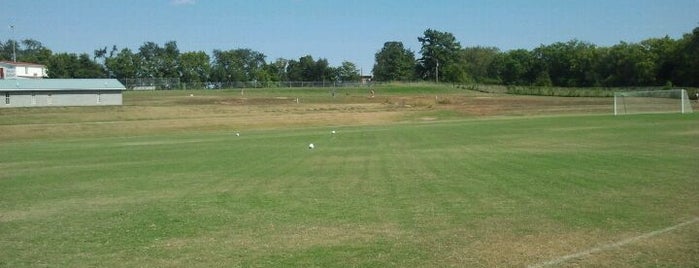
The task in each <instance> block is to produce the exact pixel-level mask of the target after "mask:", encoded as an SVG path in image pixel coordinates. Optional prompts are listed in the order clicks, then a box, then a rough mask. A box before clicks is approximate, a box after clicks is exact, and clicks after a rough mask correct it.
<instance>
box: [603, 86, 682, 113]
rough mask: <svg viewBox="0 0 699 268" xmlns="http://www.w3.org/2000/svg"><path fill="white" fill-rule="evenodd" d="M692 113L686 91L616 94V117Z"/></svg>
mask: <svg viewBox="0 0 699 268" xmlns="http://www.w3.org/2000/svg"><path fill="white" fill-rule="evenodd" d="M691 112H692V105H691V104H690V103H689V96H687V91H686V90H684V89H668V90H651V91H628V92H615V93H614V115H623V114H642V113H683V114H684V113H691Z"/></svg>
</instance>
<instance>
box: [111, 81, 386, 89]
mask: <svg viewBox="0 0 699 268" xmlns="http://www.w3.org/2000/svg"><path fill="white" fill-rule="evenodd" d="M118 80H119V82H121V83H122V84H124V86H125V87H126V89H127V90H174V89H235V88H303V87H316V88H317V87H326V88H331V87H369V86H372V85H374V84H375V82H373V81H352V82H336V81H230V82H187V83H185V82H180V79H179V78H123V79H118Z"/></svg>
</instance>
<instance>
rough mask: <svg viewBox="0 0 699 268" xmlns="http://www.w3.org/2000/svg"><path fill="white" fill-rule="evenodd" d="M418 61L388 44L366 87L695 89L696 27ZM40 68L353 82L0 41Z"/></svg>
mask: <svg viewBox="0 0 699 268" xmlns="http://www.w3.org/2000/svg"><path fill="white" fill-rule="evenodd" d="M417 41H418V42H419V43H420V44H421V48H420V51H419V55H420V57H419V58H417V56H416V53H415V52H413V51H411V50H410V49H407V48H406V47H405V46H404V45H403V43H402V42H398V41H390V42H386V43H384V45H383V47H382V48H381V49H380V50H379V51H378V52H376V54H375V63H374V66H373V70H372V72H373V79H374V80H375V81H435V82H451V83H481V84H503V85H523V86H557V87H591V86H594V87H632V86H667V85H676V86H692V87H699V27H697V28H695V29H694V30H693V31H692V32H691V33H687V34H685V35H684V36H683V37H682V38H679V39H672V38H670V37H668V36H665V37H662V38H650V39H646V40H643V41H641V42H638V43H628V42H620V43H618V44H616V45H613V46H610V47H601V46H596V45H594V44H592V43H588V42H584V41H580V40H570V41H567V42H557V43H553V44H549V45H541V46H539V47H537V48H534V49H532V50H527V49H514V50H509V51H500V50H499V49H498V48H495V47H481V46H476V47H462V46H461V44H460V42H459V41H458V40H457V39H456V38H455V36H454V35H453V34H451V33H449V32H441V31H438V30H434V29H427V30H425V31H424V33H423V35H422V36H420V37H418V38H417ZM13 47H14V48H16V55H17V60H18V61H24V62H34V63H40V64H44V65H46V66H47V68H48V72H49V76H50V77H52V78H104V77H112V78H120V79H122V78H178V79H180V81H181V82H184V83H196V82H223V83H228V82H249V81H259V82H268V81H333V82H344V81H357V80H359V78H360V71H359V70H358V68H357V66H356V65H355V64H354V63H352V62H349V61H344V62H342V64H341V65H340V66H337V67H333V66H330V64H329V63H328V61H327V59H324V58H318V59H314V58H313V56H311V55H306V56H303V57H300V58H298V59H284V58H278V59H276V60H274V61H269V62H268V61H267V60H266V56H265V55H264V54H263V53H261V52H258V51H255V50H252V49H231V50H219V49H216V50H214V51H213V53H212V54H211V55H209V54H207V53H205V52H203V51H191V52H180V50H179V48H178V47H177V43H176V42H175V41H169V42H166V43H165V44H163V45H160V44H157V43H154V42H145V43H144V44H143V45H141V46H140V47H139V48H138V50H135V51H134V50H131V49H129V48H121V49H119V48H117V47H116V46H112V47H111V48H109V47H103V48H98V49H95V50H94V51H93V53H92V54H88V53H82V54H75V53H53V52H52V51H51V50H50V49H48V48H46V47H44V46H43V45H42V44H41V42H39V41H36V40H32V39H27V40H22V41H21V42H18V41H15V40H7V41H6V42H2V41H0V60H10V59H11V58H12V53H13Z"/></svg>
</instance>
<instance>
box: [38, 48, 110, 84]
mask: <svg viewBox="0 0 699 268" xmlns="http://www.w3.org/2000/svg"><path fill="white" fill-rule="evenodd" d="M47 67H48V75H49V77H51V78H102V77H105V74H106V72H105V70H104V68H103V67H102V65H100V64H99V63H97V62H95V61H93V60H92V59H91V58H90V55H88V54H87V53H83V54H80V55H76V54H75V53H58V54H55V55H53V56H51V58H50V59H49V61H48V63H47Z"/></svg>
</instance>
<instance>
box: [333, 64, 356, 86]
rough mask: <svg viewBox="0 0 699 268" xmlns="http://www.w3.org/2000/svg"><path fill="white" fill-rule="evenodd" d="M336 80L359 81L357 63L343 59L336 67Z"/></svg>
mask: <svg viewBox="0 0 699 268" xmlns="http://www.w3.org/2000/svg"><path fill="white" fill-rule="evenodd" d="M336 73H337V80H339V81H342V82H349V81H359V76H360V74H359V69H357V65H355V64H354V63H351V62H349V61H343V62H342V65H341V66H340V67H338V68H337V71H336Z"/></svg>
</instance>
